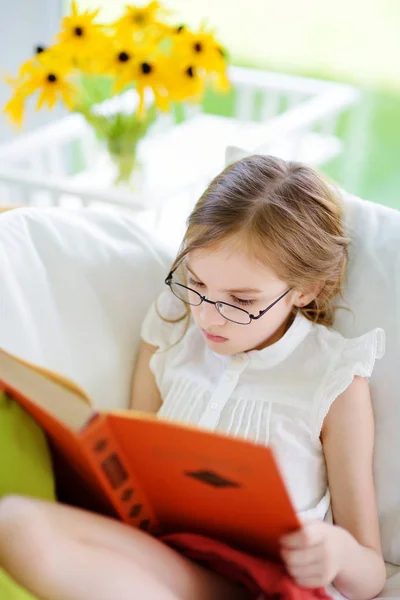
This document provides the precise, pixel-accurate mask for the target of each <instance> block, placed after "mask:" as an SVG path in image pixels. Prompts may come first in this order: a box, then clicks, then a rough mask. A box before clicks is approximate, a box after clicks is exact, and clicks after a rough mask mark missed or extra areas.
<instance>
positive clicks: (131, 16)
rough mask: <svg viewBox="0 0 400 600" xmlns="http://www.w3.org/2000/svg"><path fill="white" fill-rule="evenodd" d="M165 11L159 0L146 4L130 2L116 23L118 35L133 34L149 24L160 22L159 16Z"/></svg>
mask: <svg viewBox="0 0 400 600" xmlns="http://www.w3.org/2000/svg"><path fill="white" fill-rule="evenodd" d="M165 12H166V11H165V10H164V9H162V8H161V5H160V3H159V2H157V0H153V1H152V2H149V4H147V5H146V6H133V5H131V4H129V5H128V6H127V7H126V10H125V14H124V15H123V16H122V17H121V18H120V19H118V20H117V21H115V23H114V27H115V29H116V31H117V35H123V36H127V35H131V36H132V35H133V34H134V33H135V32H136V31H138V30H141V29H144V28H145V27H148V26H149V25H154V24H159V22H158V20H157V18H158V17H159V16H161V15H162V13H165Z"/></svg>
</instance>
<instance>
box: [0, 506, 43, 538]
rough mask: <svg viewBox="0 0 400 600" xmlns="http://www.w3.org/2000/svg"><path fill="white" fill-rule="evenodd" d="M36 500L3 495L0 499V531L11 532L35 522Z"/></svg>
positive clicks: (3, 532)
mask: <svg viewBox="0 0 400 600" xmlns="http://www.w3.org/2000/svg"><path fill="white" fill-rule="evenodd" d="M37 512H38V511H37V507H36V501H35V500H33V499H30V498H25V497H24V496H3V498H1V499H0V532H1V533H2V534H3V535H2V536H1V538H3V537H5V534H7V533H11V532H12V531H13V530H16V529H18V530H22V529H24V528H25V527H27V526H29V523H34V522H35V520H36V519H35V517H36V516H37V515H35V513H37Z"/></svg>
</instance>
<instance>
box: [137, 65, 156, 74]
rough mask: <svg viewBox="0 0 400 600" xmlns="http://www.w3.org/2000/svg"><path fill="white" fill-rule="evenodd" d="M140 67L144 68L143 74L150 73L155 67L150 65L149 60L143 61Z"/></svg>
mask: <svg viewBox="0 0 400 600" xmlns="http://www.w3.org/2000/svg"><path fill="white" fill-rule="evenodd" d="M140 68H141V69H142V73H143V75H148V74H149V73H151V72H152V70H153V67H152V66H151V65H149V63H147V62H144V63H142V64H141V65H140Z"/></svg>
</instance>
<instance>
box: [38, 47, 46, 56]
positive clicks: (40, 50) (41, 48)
mask: <svg viewBox="0 0 400 600" xmlns="http://www.w3.org/2000/svg"><path fill="white" fill-rule="evenodd" d="M45 50H46V47H45V46H36V48H35V54H41V53H42V52H44V51H45Z"/></svg>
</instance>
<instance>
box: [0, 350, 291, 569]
mask: <svg viewBox="0 0 400 600" xmlns="http://www.w3.org/2000/svg"><path fill="white" fill-rule="evenodd" d="M0 390H2V391H3V393H6V394H7V395H8V396H9V397H10V398H11V399H12V400H13V401H15V402H18V403H19V404H20V406H22V407H23V408H24V410H26V411H27V412H28V413H29V414H30V415H31V417H32V418H33V419H34V420H35V421H36V422H37V423H38V424H39V425H40V426H41V427H42V428H43V430H44V431H45V433H46V434H47V436H48V439H49V442H50V445H51V447H52V448H54V450H55V452H56V454H57V455H59V456H61V458H62V461H63V464H64V465H68V466H69V467H70V468H71V469H72V472H73V473H74V475H75V477H76V481H80V482H81V484H82V483H83V484H84V485H85V486H86V488H88V489H89V490H90V492H91V494H92V495H93V496H94V497H95V498H97V500H98V501H99V502H100V503H101V504H102V505H104V506H107V507H108V508H109V511H110V514H111V515H113V516H116V517H118V518H119V519H120V520H122V521H123V522H125V523H127V524H129V525H132V526H133V527H138V528H140V529H142V530H144V531H147V532H149V533H150V534H152V535H157V536H159V535H163V534H169V533H178V532H188V533H199V534H202V535H206V536H209V537H213V538H215V539H219V540H221V541H224V542H226V543H228V544H230V545H232V546H233V547H236V548H238V549H241V550H244V551H247V552H250V553H252V554H255V555H258V556H266V557H269V558H279V538H280V537H281V536H282V535H284V534H286V533H289V532H292V531H295V530H296V529H298V528H299V527H300V522H299V519H298V517H297V515H296V512H295V509H294V507H293V505H292V502H291V499H290V496H289V493H288V491H287V488H286V486H285V483H284V480H283V478H282V476H281V474H280V471H279V467H278V464H277V461H276V458H275V456H274V453H273V451H272V449H271V448H269V447H267V446H262V445H259V444H256V443H253V442H249V441H246V440H243V439H239V438H234V437H230V436H227V435H223V434H220V433H216V432H213V431H208V430H205V429H200V428H195V427H191V426H187V425H184V424H180V423H176V422H172V421H167V420H162V419H160V418H158V417H157V416H156V415H150V414H147V413H140V412H136V411H133V410H110V411H98V410H95V409H94V408H93V402H92V401H91V400H90V398H88V397H87V396H86V394H85V393H84V392H83V391H82V390H81V389H80V388H79V387H78V386H76V385H75V384H74V383H72V382H71V381H68V380H66V379H64V378H62V377H60V376H59V375H57V374H56V373H52V372H50V371H46V370H44V369H42V368H39V367H37V366H35V365H31V364H29V363H27V362H25V361H23V360H21V359H19V358H18V357H16V356H13V355H11V354H9V353H7V352H5V351H4V350H1V349H0ZM70 487H71V486H70Z"/></svg>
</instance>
